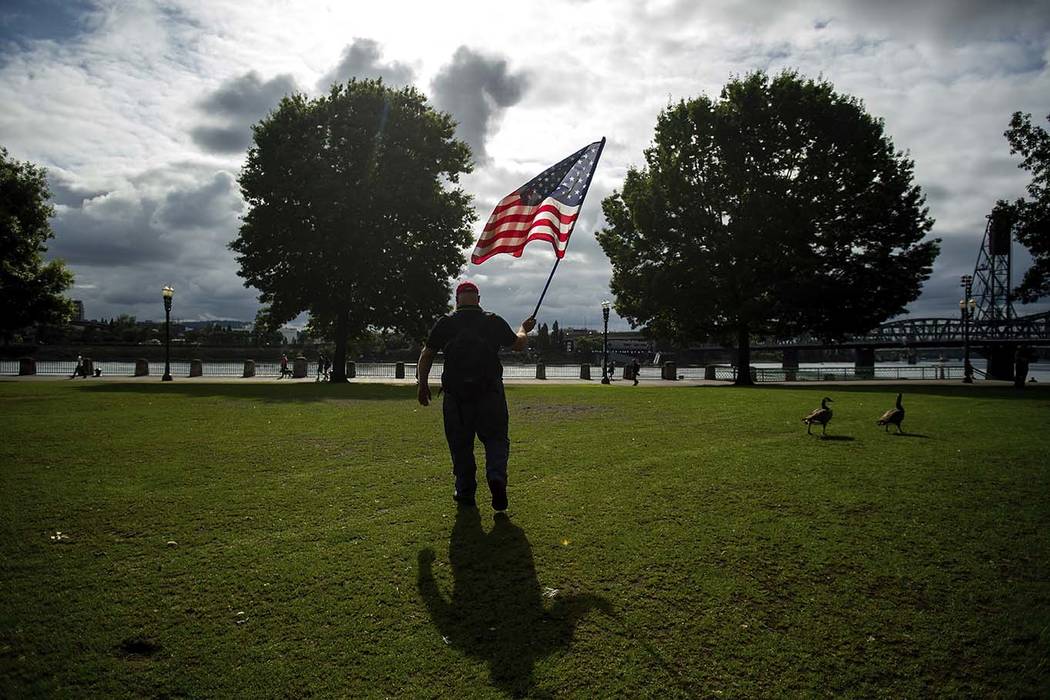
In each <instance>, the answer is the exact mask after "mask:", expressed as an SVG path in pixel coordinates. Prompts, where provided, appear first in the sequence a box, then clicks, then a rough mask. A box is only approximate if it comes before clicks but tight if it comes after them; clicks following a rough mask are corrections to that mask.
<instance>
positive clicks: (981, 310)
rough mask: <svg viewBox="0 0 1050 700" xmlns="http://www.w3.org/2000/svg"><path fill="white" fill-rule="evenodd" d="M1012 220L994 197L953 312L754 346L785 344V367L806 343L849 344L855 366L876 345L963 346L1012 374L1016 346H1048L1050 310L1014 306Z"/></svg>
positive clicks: (993, 373)
mask: <svg viewBox="0 0 1050 700" xmlns="http://www.w3.org/2000/svg"><path fill="white" fill-rule="evenodd" d="M1014 225H1015V222H1014V220H1013V214H1012V213H1011V210H1010V208H1009V206H1007V205H1005V203H997V204H996V206H995V208H994V209H993V210H992V213H991V214H990V215H989V216H988V221H987V223H986V225H985V230H984V239H983V240H982V242H981V248H980V250H979V251H978V254H977V263H976V265H975V266H974V271H973V275H966V276H964V277H963V278H962V287H963V299H962V301H960V302H959V316H957V317H952V318H906V319H900V320H897V321H890V322H888V323H883V324H882V325H880V326H878V327H877V328H874V329H872V330H870V331H868V332H867V333H860V334H856V335H852V336H849V337H847V338H844V339H843V340H842V341H841V342H837V343H833V344H830V345H829V344H828V343H826V342H823V341H822V340H820V339H818V338H816V337H797V338H790V339H769V340H767V341H765V342H762V341H760V342H758V343H755V344H754V346H753V347H755V348H756V349H777V348H779V349H783V350H784V364H785V367H786V366H789V365H794V366H797V362H798V351H799V350H800V349H804V348H828V347H839V348H853V349H855V350H856V353H857V365H858V367H860V366H864V367H867V366H872V365H874V361H875V350H876V349H887V348H902V349H907V350H909V351H912V350H917V349H919V348H954V347H966V348H973V349H974V350H975V351H976V352H977V353H978V354H979V355H983V356H984V357H986V358H987V360H988V367H987V376H989V377H992V378H995V379H1011V378H1012V377H1013V362H1014V355H1015V353H1016V352H1017V349H1018V347H1019V346H1027V347H1028V348H1031V347H1050V311H1048V312H1043V313H1038V314H1031V315H1028V316H1018V315H1017V314H1016V313H1015V312H1014V309H1013V303H1012V300H1011V290H1010V270H1011V257H1012V251H1011V247H1012V245H1011V244H1012V238H1013V229H1014ZM967 352H969V350H967Z"/></svg>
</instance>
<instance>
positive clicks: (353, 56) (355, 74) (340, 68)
mask: <svg viewBox="0 0 1050 700" xmlns="http://www.w3.org/2000/svg"><path fill="white" fill-rule="evenodd" d="M379 54H380V51H379V43H378V42H376V41H374V40H372V39H360V38H358V39H354V40H353V42H352V43H350V44H347V46H346V48H344V49H343V55H342V56H341V57H340V59H339V63H338V64H336V66H335V67H334V68H332V70H330V71H328V72H327V73H325V74H324V76H323V77H322V78H321V79H320V80H318V81H317V89H318V90H320V91H321V92H326V91H327V90H328V88H329V87H331V85H332V83H345V82H347V81H348V80H350V78H359V79H364V78H373V79H374V78H382V79H383V82H384V83H386V84H387V85H390V86H392V87H404V86H405V85H409V84H411V82H412V80H413V79H414V78H415V71H413V70H412V67H411V66H408V65H406V64H404V63H399V62H398V61H391V62H389V63H382V62H381V61H380V60H379Z"/></svg>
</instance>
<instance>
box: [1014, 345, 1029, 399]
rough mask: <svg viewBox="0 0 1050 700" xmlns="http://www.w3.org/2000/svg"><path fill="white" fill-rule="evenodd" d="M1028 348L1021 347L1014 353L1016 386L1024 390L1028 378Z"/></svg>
mask: <svg viewBox="0 0 1050 700" xmlns="http://www.w3.org/2000/svg"><path fill="white" fill-rule="evenodd" d="M1028 362H1029V359H1028V348H1026V347H1025V346H1024V345H1021V346H1019V347H1018V348H1017V351H1016V352H1015V353H1014V386H1015V387H1017V388H1018V389H1024V381H1025V379H1027V378H1028Z"/></svg>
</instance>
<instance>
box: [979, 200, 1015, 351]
mask: <svg viewBox="0 0 1050 700" xmlns="http://www.w3.org/2000/svg"><path fill="white" fill-rule="evenodd" d="M1013 226H1014V215H1013V212H1012V211H1011V209H1010V205H1009V204H1007V203H1006V202H1003V201H999V202H996V205H995V208H994V209H992V213H991V214H989V216H988V223H987V224H986V225H985V227H984V241H983V242H982V243H981V249H980V251H978V253H977V265H976V266H975V267H974V269H973V279H974V290H973V291H974V295H973V299H974V301H976V302H977V307H976V311H975V313H974V316H973V320H974V322H975V323H976V324H978V325H979V326H980V327H981V330H982V334H984V335H987V336H992V337H1003V336H1008V335H1010V332H1011V330H1012V329H1011V326H1012V325H1013V320H1014V319H1015V318H1017V315H1016V314H1015V313H1014V307H1013V304H1012V303H1011V302H1010V263H1011V245H1010V242H1011V240H1010V239H1011V237H1012V234H1013Z"/></svg>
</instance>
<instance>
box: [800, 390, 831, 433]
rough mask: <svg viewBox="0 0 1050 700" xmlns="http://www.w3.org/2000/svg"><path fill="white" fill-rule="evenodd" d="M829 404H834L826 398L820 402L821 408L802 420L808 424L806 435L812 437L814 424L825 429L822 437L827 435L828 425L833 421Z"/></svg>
mask: <svg viewBox="0 0 1050 700" xmlns="http://www.w3.org/2000/svg"><path fill="white" fill-rule="evenodd" d="M829 403H834V401H832V400H831V399H829V398H828V397H826V396H825V397H824V398H823V399H821V400H820V408H818V409H815V410H814V411H813V412H812V413H810V414H809V415H808V416H806V417H805V418H803V419H802V422H803V423H805V424H806V434H807V435H812V434H813V433H812V432H811V431H812V429H813V424H814V423H819V424H820V425H821V427H822V428H823V431H822V432H821V435H827V433H828V423H829V422H830V421H831V409H830V408H828V404H829Z"/></svg>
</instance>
